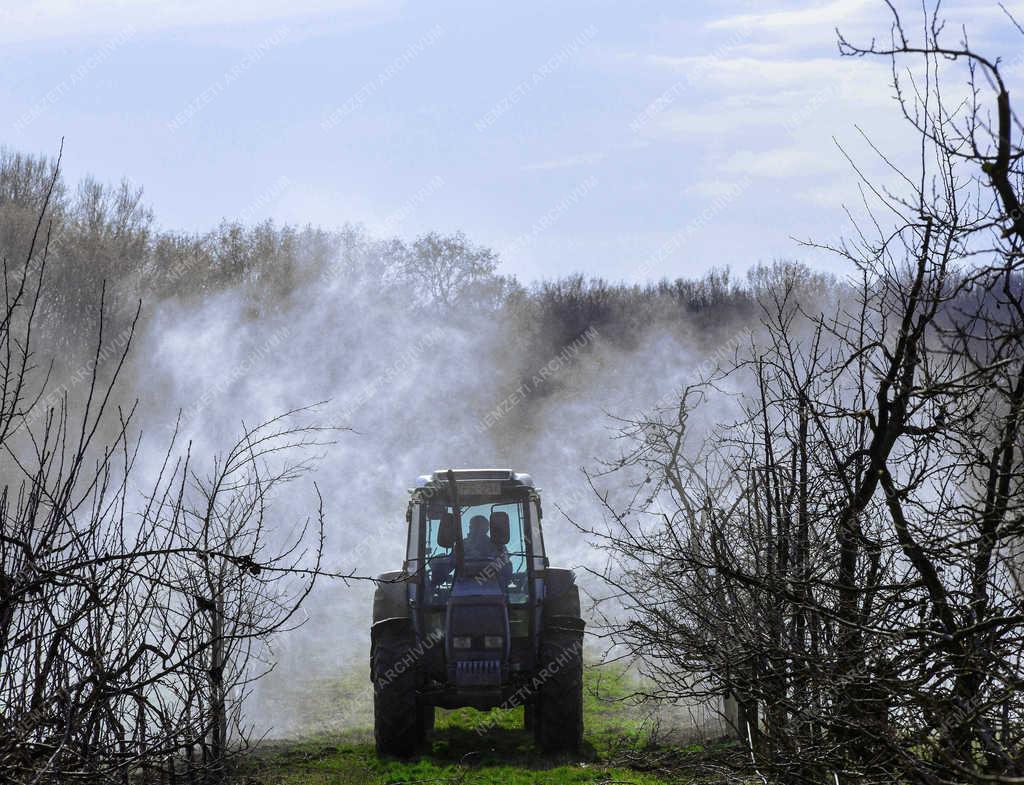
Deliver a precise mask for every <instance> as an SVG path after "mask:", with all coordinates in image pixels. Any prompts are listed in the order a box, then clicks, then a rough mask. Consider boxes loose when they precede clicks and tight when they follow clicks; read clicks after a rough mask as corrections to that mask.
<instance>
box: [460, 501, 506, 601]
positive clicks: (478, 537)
mask: <svg viewBox="0 0 1024 785" xmlns="http://www.w3.org/2000/svg"><path fill="white" fill-rule="evenodd" d="M490 530H491V524H490V521H488V520H487V518H485V517H484V516H483V515H474V516H473V517H472V518H470V519H469V536H467V537H466V540H465V542H464V543H463V554H464V557H465V559H466V560H467V561H476V562H486V564H485V565H479V566H478V565H474V566H475V567H477V569H476V570H474V571H475V572H476V574H477V577H480V576H484V577H487V578H496V577H498V576H499V575H500V576H501V577H502V581H501V585H502V586H508V582H509V580H511V578H512V563H511V561H510V560H509V556H508V550H507V549H506V548H505V546H504V545H500V546H499V545H495V544H494V542H493V541H492V540H491V537H490Z"/></svg>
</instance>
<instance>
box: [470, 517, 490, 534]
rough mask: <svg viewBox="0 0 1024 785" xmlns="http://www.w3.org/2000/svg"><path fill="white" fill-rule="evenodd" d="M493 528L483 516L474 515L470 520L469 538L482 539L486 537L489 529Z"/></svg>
mask: <svg viewBox="0 0 1024 785" xmlns="http://www.w3.org/2000/svg"><path fill="white" fill-rule="evenodd" d="M490 528H491V524H490V523H489V522H488V520H487V519H486V518H485V517H484V516H483V515H474V516H473V517H472V518H470V519H469V536H470V537H480V536H486V534H487V531H488V529H490Z"/></svg>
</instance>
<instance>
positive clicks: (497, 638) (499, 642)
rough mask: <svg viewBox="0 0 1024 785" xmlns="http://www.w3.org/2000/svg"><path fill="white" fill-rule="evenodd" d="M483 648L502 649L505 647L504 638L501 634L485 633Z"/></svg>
mask: <svg viewBox="0 0 1024 785" xmlns="http://www.w3.org/2000/svg"><path fill="white" fill-rule="evenodd" d="M484 648H485V649H503V648H505V639H504V638H503V637H502V636H501V635H485V636H484Z"/></svg>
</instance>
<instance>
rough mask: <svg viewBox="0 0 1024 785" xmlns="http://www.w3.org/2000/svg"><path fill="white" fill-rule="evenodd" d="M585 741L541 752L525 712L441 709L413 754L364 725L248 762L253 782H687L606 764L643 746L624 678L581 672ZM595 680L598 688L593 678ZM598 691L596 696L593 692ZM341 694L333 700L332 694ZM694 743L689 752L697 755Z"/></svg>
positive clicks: (275, 748)
mask: <svg viewBox="0 0 1024 785" xmlns="http://www.w3.org/2000/svg"><path fill="white" fill-rule="evenodd" d="M586 678H587V685H586V688H585V691H584V709H585V727H586V733H585V743H584V747H583V749H582V750H581V751H580V753H579V754H578V755H576V756H572V757H569V756H542V755H541V754H540V753H539V752H537V751H536V749H535V747H534V745H533V738H532V734H531V733H529V732H527V731H525V730H523V711H522V709H521V708H520V709H512V710H507V711H498V710H496V711H493V712H477V711H474V710H472V709H458V710H455V711H438V714H437V724H436V728H435V731H434V734H433V737H432V739H431V742H430V745H429V749H428V748H424V750H423V751H422V753H421V754H420V755H419V756H418V757H416V758H413V759H411V760H395V759H385V760H379V759H378V758H377V756H376V754H375V753H374V749H373V739H372V733H371V730H370V728H369V727H363V728H353V729H345V730H335V731H331V732H326V733H321V734H316V735H310V736H306V737H304V738H302V739H299V740H295V741H274V742H267V743H265V744H263V745H261V747H260V748H259V749H258V750H257V751H256V752H255V753H254V754H253V755H252V756H250V758H249V759H248V760H247V762H246V764H245V767H244V769H243V771H242V772H240V774H241V781H242V782H246V783H250V784H251V785H257V784H258V785H398V783H409V784H410V785H411V784H412V783H417V784H420V783H422V784H423V785H426V783H451V784H452V785H570V784H572V785H575V784H576V783H580V785H582V784H583V783H593V784H595V785H597V784H598V783H600V784H601V785H612V783H634V784H635V785H665V784H666V783H669V782H680V781H683V782H685V781H686V779H685V778H684V779H682V780H680V779H679V778H678V777H677V778H675V779H670V778H669V777H668V775H667V774H665V773H657V772H654V771H639V770H636V769H634V768H631V767H630V766H627V765H622V764H621V763H619V764H615V763H612V761H617V760H618V761H621V760H623V759H625V757H626V756H625V755H624V753H627V752H629V751H636V750H640V749H644V748H645V747H646V746H647V745H648V744H649V742H650V738H649V737H650V727H651V726H650V722H649V720H650V718H649V716H647V715H646V714H644V713H643V712H641V711H640V710H639V709H638V708H637V707H636V706H634V705H632V704H631V703H630V701H629V700H628V694H629V687H628V684H627V682H626V679H625V677H624V676H623V675H622V674H616V673H609V672H608V671H607V670H605V669H601V672H600V673H598V672H597V671H596V669H588V673H587V677H586ZM598 679H600V689H597V682H598ZM598 696H600V697H598ZM339 697H340V696H339ZM701 751H702V748H701V745H699V744H692V745H690V746H689V747H688V748H687V750H686V752H687V753H689V754H691V755H700V754H701Z"/></svg>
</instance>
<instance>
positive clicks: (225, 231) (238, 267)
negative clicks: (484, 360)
mask: <svg viewBox="0 0 1024 785" xmlns="http://www.w3.org/2000/svg"><path fill="white" fill-rule="evenodd" d="M54 166H55V161H53V160H48V159H46V158H42V157H35V156H31V155H25V154H21V153H16V152H10V151H0V244H2V245H0V247H2V249H3V253H4V255H5V256H6V257H7V258H9V259H18V258H23V257H24V255H25V252H26V250H27V249H26V248H24V247H22V246H23V245H24V243H26V239H25V238H28V237H31V236H32V232H31V229H32V227H34V225H35V223H36V221H37V220H38V216H39V209H40V207H41V206H42V204H43V202H44V200H45V196H46V193H47V191H48V189H49V187H50V183H51V180H52V179H53V177H54ZM47 224H48V225H51V226H52V229H51V231H50V232H49V242H50V254H49V262H48V265H49V270H48V273H47V277H48V288H47V299H46V302H44V303H43V306H42V307H43V309H44V318H43V319H42V323H43V324H44V325H45V327H44V329H47V330H48V331H52V334H51V335H49V336H48V338H50V339H51V341H48V343H50V345H52V346H54V347H55V348H56V349H57V350H59V351H64V352H71V353H77V352H78V351H81V350H84V349H85V348H86V346H88V345H89V343H90V341H91V340H92V335H91V332H90V330H91V327H92V325H94V324H95V316H96V312H97V308H98V304H99V302H100V297H101V293H102V290H103V287H104V286H106V300H107V305H108V308H112V309H113V310H112V312H111V314H110V323H109V324H108V327H107V329H108V332H109V334H111V335H116V334H117V333H118V332H119V330H120V329H121V328H123V327H124V326H125V325H127V324H128V323H130V320H131V318H132V315H133V314H134V310H135V306H136V304H137V302H138V301H140V300H141V301H142V303H143V319H145V318H146V316H147V314H152V313H153V312H154V311H155V310H156V309H157V308H158V307H159V305H160V303H161V302H164V301H169V300H175V301H178V302H182V303H185V304H188V303H190V302H198V301H201V300H202V299H203V298H206V297H209V296H211V295H213V294H216V293H220V292H227V291H232V292H235V293H237V294H238V295H239V296H241V297H243V298H244V301H245V303H246V306H247V313H248V314H249V315H251V317H252V318H259V317H260V316H261V315H265V314H268V313H273V312H276V311H279V310H287V309H288V308H290V307H293V306H294V305H295V304H296V298H297V297H301V295H302V293H303V292H305V291H306V287H309V286H316V285H317V283H318V281H320V280H323V278H324V276H327V275H332V276H342V277H343V278H342V280H345V281H346V282H347V281H351V284H352V286H353V287H363V288H365V289H366V291H367V294H368V296H375V297H381V296H385V295H386V294H387V293H391V294H395V295H399V296H398V297H396V298H395V302H401V303H405V304H406V307H409V304H412V307H419V308H424V309H429V310H431V311H433V312H435V313H437V312H439V311H447V310H448V309H456V310H465V311H471V310H475V311H481V310H482V311H484V312H487V313H489V314H492V315H493V316H494V318H495V319H498V320H500V322H501V323H502V324H503V325H507V328H508V332H509V335H510V337H511V338H512V339H513V340H515V341H516V343H517V344H518V345H520V346H521V347H522V348H524V349H526V350H527V351H528V354H527V356H529V354H530V353H532V354H535V355H536V356H538V357H545V356H549V355H551V354H552V353H554V352H557V350H558V348H559V347H561V346H565V345H567V344H569V343H571V342H572V341H573V340H575V339H576V338H577V337H578V336H580V335H582V334H583V333H585V332H586V331H587V330H588V329H590V328H592V327H596V328H597V329H598V330H599V331H600V333H601V335H602V337H603V339H604V340H606V341H612V342H614V343H616V344H620V345H622V346H624V347H627V348H628V347H629V346H630V345H631V344H633V343H634V342H635V341H637V340H639V338H640V337H641V336H642V335H643V333H644V331H645V330H647V329H648V328H649V327H650V326H651V325H652V324H655V323H663V324H665V325H668V326H669V327H671V325H673V324H677V325H679V326H680V327H681V328H682V327H685V329H695V328H697V329H713V328H715V327H717V326H721V325H723V324H728V323H731V322H732V320H733V319H734V318H741V319H750V318H756V316H757V311H758V306H757V302H758V298H759V297H760V296H761V295H762V294H763V293H764V292H766V291H772V290H777V289H778V288H779V286H780V285H783V284H786V285H789V286H792V287H795V288H796V289H798V290H800V291H802V292H803V293H804V294H805V295H807V296H808V297H810V298H817V297H820V296H821V295H823V294H825V293H826V292H827V291H828V290H830V289H834V288H835V287H837V286H840V284H839V283H837V282H836V281H835V280H834V279H833V278H831V277H829V276H827V275H824V274H822V273H818V272H814V271H811V270H810V269H808V268H807V267H805V266H803V265H801V264H799V263H794V262H774V263H772V264H759V265H757V266H755V267H753V268H752V269H751V270H750V271H749V272H748V273H747V275H746V277H745V278H743V279H738V278H737V277H735V276H734V275H732V274H731V273H730V271H729V270H728V269H716V270H712V271H711V272H708V273H707V274H705V275H703V276H701V277H695V278H684V277H676V278H671V279H670V278H667V277H666V278H664V279H662V280H660V281H655V282H649V283H643V284H627V283H613V282H609V281H606V280H603V279H600V278H592V277H587V276H586V275H584V274H577V275H571V276H568V277H564V278H560V279H557V280H549V281H542V282H536V283H532V284H529V285H525V284H523V283H521V282H520V281H518V280H516V279H515V278H514V277H512V276H509V275H503V274H502V273H500V272H499V263H500V259H499V257H498V255H497V254H496V253H494V252H493V251H491V250H490V249H487V248H484V247H481V246H479V245H476V244H474V243H473V242H471V241H470V240H469V239H468V238H467V237H466V236H465V235H464V234H462V233H461V232H459V233H455V234H447V235H445V234H438V233H429V234H426V235H423V236H420V237H418V238H416V239H415V240H412V241H411V242H410V241H406V240H402V239H398V238H375V237H372V236H370V235H369V234H368V233H367V232H366V231H365V230H364V229H363V228H361V227H359V226H352V225H347V226H345V227H344V228H342V229H339V230H332V231H328V230H324V229H320V228H316V227H312V226H305V227H295V226H276V225H275V224H273V223H272V222H269V221H267V222H264V223H260V224H257V225H255V226H245V225H242V224H240V223H235V222H230V221H222V222H221V223H220V224H219V225H218V226H217V227H216V228H214V229H212V230H210V231H207V232H204V233H188V232H180V231H174V230H167V229H162V228H159V227H158V225H157V223H156V221H155V220H154V215H153V212H152V210H150V209H149V208H148V207H147V206H146V204H145V202H144V201H143V191H142V188H141V187H139V186H136V185H134V184H132V183H130V182H128V181H123V182H121V183H120V184H119V185H105V184H103V183H100V182H98V181H97V180H95V179H92V178H86V179H84V180H82V181H81V182H80V183H78V185H77V186H76V187H74V188H69V187H68V185H67V184H66V183H64V182H63V181H62V180H61V179H60V177H59V176H58V178H57V182H56V185H55V187H54V192H53V196H52V198H51V201H50V207H49V208H48V210H47ZM510 261H512V260H510ZM524 370H526V369H524Z"/></svg>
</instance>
